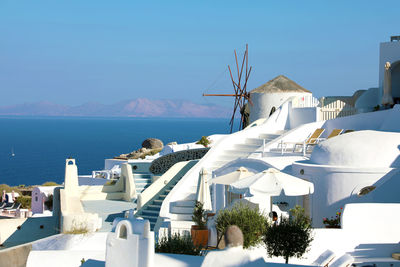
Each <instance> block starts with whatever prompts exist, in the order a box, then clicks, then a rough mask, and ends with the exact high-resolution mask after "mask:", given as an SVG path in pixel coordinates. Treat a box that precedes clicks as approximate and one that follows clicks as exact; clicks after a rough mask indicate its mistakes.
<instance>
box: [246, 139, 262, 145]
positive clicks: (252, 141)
mask: <svg viewBox="0 0 400 267" xmlns="http://www.w3.org/2000/svg"><path fill="white" fill-rule="evenodd" d="M263 142H264V139H262V138H246V140H245V141H244V143H245V144H247V145H258V146H262V145H263Z"/></svg>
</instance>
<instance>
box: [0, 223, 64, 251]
mask: <svg viewBox="0 0 400 267" xmlns="http://www.w3.org/2000/svg"><path fill="white" fill-rule="evenodd" d="M10 220H12V219H10ZM56 222H57V220H56V218H54V217H38V218H28V219H27V220H26V221H24V222H23V223H22V225H18V226H15V231H14V233H13V234H11V236H10V237H9V238H7V239H6V240H5V241H4V243H3V245H4V246H5V247H12V246H16V245H20V244H24V243H27V242H32V241H35V240H38V239H41V238H45V237H48V236H51V235H55V234H57V233H59V229H58V227H57V224H56ZM10 227H11V226H10Z"/></svg>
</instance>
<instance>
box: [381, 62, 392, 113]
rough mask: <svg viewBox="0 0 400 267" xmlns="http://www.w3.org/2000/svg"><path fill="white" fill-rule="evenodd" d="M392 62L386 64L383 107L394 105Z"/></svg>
mask: <svg viewBox="0 0 400 267" xmlns="http://www.w3.org/2000/svg"><path fill="white" fill-rule="evenodd" d="M390 69H391V66H390V62H386V64H385V75H384V80H383V96H382V104H383V105H392V104H393V98H392V73H391V70H390Z"/></svg>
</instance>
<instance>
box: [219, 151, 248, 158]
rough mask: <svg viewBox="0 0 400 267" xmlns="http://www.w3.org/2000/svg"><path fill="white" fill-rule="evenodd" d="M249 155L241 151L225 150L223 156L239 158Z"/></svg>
mask: <svg viewBox="0 0 400 267" xmlns="http://www.w3.org/2000/svg"><path fill="white" fill-rule="evenodd" d="M248 154H249V153H248V152H246V151H241V150H224V151H223V152H222V153H221V155H235V156H237V157H241V156H245V155H248Z"/></svg>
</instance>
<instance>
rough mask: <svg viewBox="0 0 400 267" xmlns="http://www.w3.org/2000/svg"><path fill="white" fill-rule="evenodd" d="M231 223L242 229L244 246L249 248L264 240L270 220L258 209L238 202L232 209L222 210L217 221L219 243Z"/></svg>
mask: <svg viewBox="0 0 400 267" xmlns="http://www.w3.org/2000/svg"><path fill="white" fill-rule="evenodd" d="M230 225H237V226H238V227H239V228H240V230H242V233H243V247H244V248H248V247H251V246H255V245H257V244H258V243H260V242H262V238H263V233H264V232H265V230H266V228H267V226H268V220H267V218H266V217H265V216H264V215H263V214H261V213H260V212H259V211H258V209H252V208H250V207H249V206H248V205H245V204H243V203H237V204H235V205H234V206H233V207H232V208H231V209H225V210H221V211H219V212H218V215H217V219H216V222H215V226H216V228H217V232H218V244H219V242H220V241H221V239H222V237H223V235H224V234H225V232H226V229H227V228H228V227H229V226H230Z"/></svg>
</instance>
